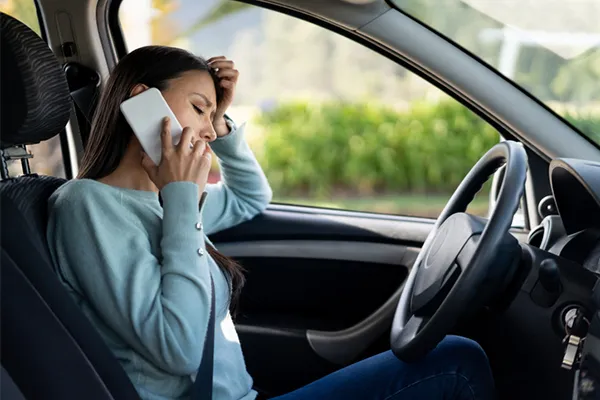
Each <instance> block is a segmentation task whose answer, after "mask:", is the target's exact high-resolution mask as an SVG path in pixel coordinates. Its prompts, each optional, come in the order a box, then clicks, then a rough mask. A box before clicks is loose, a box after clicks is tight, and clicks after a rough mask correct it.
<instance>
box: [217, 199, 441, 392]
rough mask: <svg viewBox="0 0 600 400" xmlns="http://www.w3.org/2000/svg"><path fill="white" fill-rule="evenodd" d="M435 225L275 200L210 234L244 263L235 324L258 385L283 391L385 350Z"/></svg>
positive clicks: (251, 371) (411, 219) (429, 222)
mask: <svg viewBox="0 0 600 400" xmlns="http://www.w3.org/2000/svg"><path fill="white" fill-rule="evenodd" d="M432 226H433V222H432V221H430V220H426V219H418V218H414V219H413V218H405V217H390V216H380V215H371V214H364V213H352V212H344V211H333V210H317V209H310V208H304V207H291V206H289V207H287V206H277V205H275V206H271V207H269V209H268V210H267V211H266V212H265V213H263V214H262V215H260V216H258V217H257V218H255V219H254V220H252V221H249V222H246V223H244V224H241V225H239V226H237V227H235V228H233V229H230V230H227V231H224V232H220V233H218V234H216V235H214V236H212V237H211V239H212V240H213V241H214V242H215V245H216V246H217V247H218V248H219V250H220V251H221V252H223V253H224V254H226V255H228V256H230V257H233V258H235V259H236V260H238V261H239V262H240V263H241V264H242V265H243V266H244V268H245V269H246V277H247V283H246V286H245V287H244V290H243V292H242V295H241V299H240V304H239V312H238V313H237V316H236V326H237V330H238V334H239V336H240V340H241V343H242V346H243V349H244V354H245V356H246V361H247V366H248V370H249V371H250V373H251V375H252V376H253V377H254V379H255V382H256V384H257V386H258V387H259V388H261V389H263V390H265V391H266V392H267V393H268V394H269V395H276V394H279V393H284V392H287V391H290V390H293V389H294V388H297V387H299V386H301V385H304V384H307V383H309V382H311V381H313V380H315V379H318V378H320V377H322V376H324V375H326V374H327V373H330V372H332V371H335V370H336V369H338V368H340V367H342V366H343V365H347V364H349V363H351V362H353V361H356V360H357V359H360V358H363V357H365V356H367V355H370V354H373V353H374V352H376V351H381V350H385V349H386V348H387V346H388V345H389V338H388V335H389V326H390V323H391V319H392V318H393V312H394V309H395V306H396V304H397V301H398V297H399V294H400V291H401V288H402V285H403V282H404V280H405V278H406V276H407V274H408V271H409V269H410V267H411V266H412V264H413V263H414V260H415V259H416V256H417V254H418V251H419V245H420V243H422V241H424V240H425V238H426V236H427V234H428V232H429V230H430V229H431V228H432ZM378 343H379V344H383V345H381V346H377V344H378Z"/></svg>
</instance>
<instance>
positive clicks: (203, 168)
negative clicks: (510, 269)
mask: <svg viewBox="0 0 600 400" xmlns="http://www.w3.org/2000/svg"><path fill="white" fill-rule="evenodd" d="M211 167H212V153H211V152H210V151H207V152H204V154H202V156H200V173H201V174H202V175H201V176H202V180H203V181H206V179H208V173H209V172H210V169H211Z"/></svg>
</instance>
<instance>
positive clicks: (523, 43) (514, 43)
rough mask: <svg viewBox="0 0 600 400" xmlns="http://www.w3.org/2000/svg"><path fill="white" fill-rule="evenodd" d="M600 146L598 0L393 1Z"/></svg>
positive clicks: (599, 25) (599, 10) (599, 24)
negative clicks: (535, 98)
mask: <svg viewBox="0 0 600 400" xmlns="http://www.w3.org/2000/svg"><path fill="white" fill-rule="evenodd" d="M394 3H395V4H396V5H397V6H398V8H400V9H401V10H403V11H404V12H406V13H407V14H409V15H411V16H413V17H415V18H417V19H419V20H421V21H422V22H423V23H425V24H427V25H429V26H431V27H432V28H433V29H435V30H437V31H439V32H440V33H442V34H444V35H445V36H447V37H448V38H450V39H452V40H453V41H455V42H456V43H458V44H460V45H461V46H463V47H464V48H466V49H467V50H469V51H470V52H472V53H473V54H475V55H477V56H478V57H480V58H481V59H483V60H484V61H486V62H487V63H488V64H490V65H491V66H492V67H494V68H496V69H497V70H498V71H499V72H500V73H502V74H504V76H506V77H507V78H509V79H511V80H512V81H514V82H515V83H517V84H518V85H520V86H521V87H522V88H523V89H525V90H527V91H529V93H531V94H532V95H533V96H535V97H537V98H538V99H539V100H540V101H542V102H543V103H544V104H546V105H547V106H548V107H549V108H551V109H552V110H554V111H555V112H556V113H558V114H559V115H561V116H563V117H564V118H565V119H566V120H568V121H569V122H571V123H572V124H573V125H574V126H575V127H577V128H578V129H579V130H580V131H581V132H582V133H583V134H585V135H586V136H588V137H589V138H590V139H592V140H594V141H595V142H596V143H600V0H394Z"/></svg>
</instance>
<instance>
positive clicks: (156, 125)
mask: <svg viewBox="0 0 600 400" xmlns="http://www.w3.org/2000/svg"><path fill="white" fill-rule="evenodd" d="M121 112H122V113H123V116H124V117H125V120H126V121H127V123H128V124H129V126H130V127H131V129H132V130H133V133H134V134H135V136H136V137H137V138H138V140H139V141H140V144H141V145H142V148H143V149H144V151H145V152H146V154H148V156H149V157H150V158H151V159H152V161H154V162H155V163H156V165H158V164H159V163H160V159H161V153H162V143H161V139H160V133H161V131H162V127H163V120H164V118H165V117H169V119H170V120H171V136H172V138H173V144H174V145H177V144H178V143H179V140H180V139H181V132H182V131H183V128H181V124H180V123H179V121H177V118H176V117H175V114H173V111H172V110H171V108H170V107H169V105H168V104H167V102H166V101H165V99H164V97H163V96H162V94H161V93H160V90H158V89H156V88H150V89H147V90H145V91H143V92H142V93H140V94H138V95H136V96H133V97H130V98H129V99H127V100H125V101H124V102H123V103H121Z"/></svg>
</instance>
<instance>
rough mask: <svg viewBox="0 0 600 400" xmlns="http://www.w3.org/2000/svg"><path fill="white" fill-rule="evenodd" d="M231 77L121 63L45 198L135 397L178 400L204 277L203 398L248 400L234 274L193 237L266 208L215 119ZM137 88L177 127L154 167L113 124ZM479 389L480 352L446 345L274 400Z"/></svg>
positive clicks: (74, 276) (58, 257) (206, 66)
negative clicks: (208, 348) (215, 165)
mask: <svg viewBox="0 0 600 400" xmlns="http://www.w3.org/2000/svg"><path fill="white" fill-rule="evenodd" d="M237 79H238V72H237V71H236V70H235V69H234V65H233V62H231V61H229V60H227V59H225V58H224V57H216V58H212V59H209V60H208V61H204V60H203V59H201V58H199V57H196V56H194V55H192V54H190V53H188V52H185V51H183V50H180V49H175V48H168V47H158V46H151V47H145V48H141V49H138V50H136V51H134V52H132V53H130V54H129V55H127V56H126V57H124V58H123V60H122V61H121V62H120V63H119V65H118V66H117V67H116V68H115V70H114V71H113V73H112V75H111V77H110V79H109V80H108V82H107V85H106V88H105V91H104V93H103V95H102V98H101V100H100V102H99V104H98V107H97V111H96V115H95V118H94V122H93V127H92V132H91V135H90V139H89V143H88V145H87V148H86V152H85V155H84V157H83V160H82V165H81V168H80V173H79V177H78V178H79V179H76V180H73V181H71V182H69V183H67V184H65V185H64V186H62V187H61V188H59V189H58V190H57V191H56V192H55V193H54V194H53V195H52V197H51V199H50V221H49V226H48V241H49V246H50V249H51V253H52V257H53V259H54V262H55V264H56V265H57V268H58V269H59V271H60V274H61V277H62V279H63V281H64V283H65V285H66V286H67V287H68V289H69V291H70V292H71V294H72V295H73V297H74V298H75V299H76V300H77V302H78V304H79V305H80V307H81V308H82V310H83V311H84V312H85V313H86V315H87V316H88V317H89V318H90V320H91V321H92V323H93V324H94V325H95V326H96V328H97V329H98V330H99V331H100V333H101V334H102V336H103V338H104V339H105V341H106V342H107V343H108V345H109V347H110V349H111V350H112V351H113V352H114V354H115V355H116V357H117V359H118V360H119V361H120V362H121V364H122V365H123V368H124V369H125V371H126V372H127V373H128V375H129V377H130V378H131V380H132V381H133V383H134V385H135V387H136V389H137V390H138V392H139V393H140V395H141V397H142V398H143V399H186V398H189V396H190V395H189V391H190V388H191V386H192V382H193V379H194V376H195V372H196V371H197V369H198V366H199V364H200V360H201V358H202V349H203V343H204V338H205V335H206V329H207V325H208V319H209V311H210V301H211V276H212V280H213V281H214V295H215V299H216V322H217V323H216V328H215V333H214V338H215V339H214V341H215V342H214V346H215V347H214V377H213V399H215V400H225V399H227V400H234V399H244V400H246V399H254V398H256V396H257V394H256V392H255V391H254V390H253V389H252V379H251V377H250V376H249V374H248V373H247V371H246V368H245V364H244V358H243V355H242V350H241V347H240V344H239V340H238V337H237V334H236V332H235V328H234V325H233V322H232V320H231V316H230V313H229V309H230V308H231V307H232V306H234V305H235V302H236V300H237V297H238V295H239V292H240V289H241V287H242V285H243V282H244V277H243V274H242V270H241V268H240V266H239V265H238V264H236V263H235V262H234V261H232V260H230V259H229V258H227V257H225V256H223V255H221V254H220V253H218V252H217V250H216V249H214V247H213V246H212V245H211V244H210V242H209V241H208V239H207V236H206V235H209V234H211V233H213V232H217V231H220V230H223V229H226V228H228V227H231V226H233V225H236V224H238V223H240V222H243V221H245V220H248V219H250V218H252V217H253V216H255V215H257V214H259V213H260V212H262V211H263V210H264V209H265V207H267V205H268V204H269V202H270V200H271V189H270V188H269V185H268V183H267V179H266V178H265V176H264V174H263V172H262V170H261V168H260V166H259V165H258V163H257V162H256V159H255V158H254V156H253V154H252V152H251V151H250V149H249V147H248V145H247V144H246V142H245V141H244V138H243V130H244V129H243V127H240V128H235V127H234V126H233V125H232V123H231V122H230V121H229V120H227V119H226V117H225V112H226V110H227V108H228V107H229V105H230V104H231V102H232V99H233V95H234V91H235V86H236V82H237ZM149 87H156V88H158V89H159V90H160V91H161V92H162V94H163V96H164V97H165V100H166V101H167V103H168V104H169V106H170V107H171V109H172V110H173V112H174V114H175V115H176V117H177V120H178V121H179V122H180V123H181V125H182V126H184V127H185V129H184V132H183V134H182V138H181V141H180V143H179V144H178V145H177V146H174V145H173V144H172V142H171V140H170V136H169V134H168V133H166V132H169V121H165V123H164V127H163V128H164V129H163V131H164V132H165V133H163V136H162V139H163V156H162V159H161V161H160V165H158V166H157V165H154V164H153V162H152V161H151V160H150V159H149V157H148V156H147V155H145V154H144V153H143V152H142V149H141V146H140V144H139V142H138V141H137V139H136V138H135V136H134V135H133V134H132V131H131V129H130V128H129V127H128V125H127V123H126V121H125V119H124V117H123V116H122V115H121V114H120V112H119V106H120V104H121V103H122V102H123V101H124V100H126V99H127V98H129V97H131V96H135V95H136V94H139V93H141V92H143V91H144V90H146V89H147V88H149ZM209 144H210V148H211V149H212V151H214V153H215V154H216V156H217V157H218V159H219V162H220V165H221V170H222V176H223V182H222V183H219V184H215V185H210V184H207V183H206V181H207V176H208V172H209V169H210V165H211V152H210V151H209ZM204 192H206V193H207V195H206V196H201V194H202V193H204ZM159 194H160V196H159ZM204 198H205V199H206V200H205V201H203V200H201V199H204ZM492 387H493V383H492V379H491V374H490V370H489V366H488V364H487V360H486V357H485V354H484V353H483V351H482V350H481V349H480V348H479V347H478V346H477V345H476V344H475V343H473V342H471V341H469V340H467V339H462V338H457V337H450V338H447V339H446V340H445V341H444V342H442V343H441V344H440V346H439V347H438V348H436V349H435V350H434V351H433V352H432V353H431V354H429V356H428V357H427V358H426V359H425V360H423V361H421V362H419V363H416V364H413V365H406V364H403V363H402V362H400V361H399V360H397V359H396V358H395V357H394V356H393V355H392V354H391V352H387V353H383V354H381V355H379V356H375V357H373V358H371V359H368V360H365V361H363V362H360V363H357V364H355V365H353V366H351V367H348V368H346V369H344V370H341V371H338V372H336V373H334V374H332V375H330V376H328V377H326V378H323V379H321V380H319V381H317V382H315V383H313V384H311V385H308V386H306V387H304V388H302V389H299V390H297V391H295V392H293V393H290V394H288V395H284V396H282V397H281V398H280V400H293V399H320V398H323V399H325V398H327V399H338V398H343V399H352V398H364V399H384V398H385V399H395V400H399V399H408V398H415V399H416V398H423V399H425V398H427V399H437V398H439V399H442V398H443V399H450V398H451V399H486V398H490V397H491V392H492V390H493V389H492Z"/></svg>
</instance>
